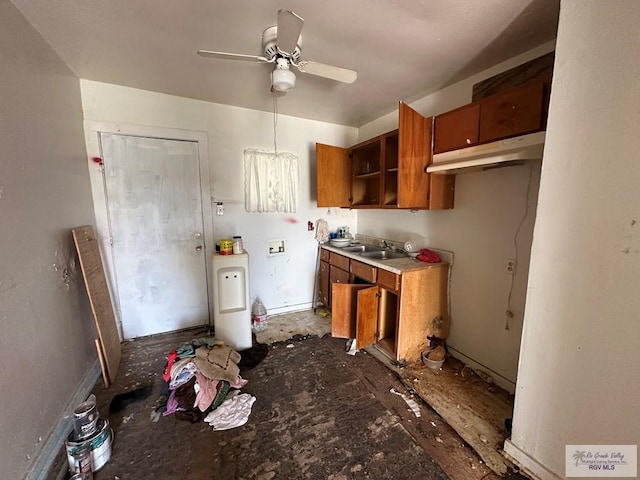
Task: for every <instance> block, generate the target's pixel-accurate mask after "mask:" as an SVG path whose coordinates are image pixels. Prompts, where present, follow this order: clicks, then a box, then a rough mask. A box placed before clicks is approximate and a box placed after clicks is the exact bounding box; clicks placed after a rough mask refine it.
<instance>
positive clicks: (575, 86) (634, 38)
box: [507, 0, 640, 478]
mask: <svg viewBox="0 0 640 480" xmlns="http://www.w3.org/2000/svg"><path fill="white" fill-rule="evenodd" d="M638 18H640V3H638V2H636V1H633V0H626V1H618V2H600V1H597V0H589V1H585V0H579V1H578V0H563V1H562V4H561V12H560V26H559V33H558V44H557V51H556V69H555V74H554V79H553V89H552V96H551V106H550V111H549V128H548V136H547V143H546V146H545V153H544V167H543V171H542V179H541V184H540V197H539V207H538V215H537V219H536V225H535V230H534V240H533V248H532V255H531V271H530V275H529V287H528V288H529V292H528V296H527V304H526V313H525V325H524V335H523V340H522V354H521V357H520V369H519V374H518V389H517V392H516V407H515V416H514V424H513V435H512V443H511V444H508V445H507V447H508V451H509V452H510V453H512V454H514V455H515V456H516V457H517V458H518V459H519V460H520V461H522V462H523V463H525V464H528V465H529V466H530V468H531V469H533V470H534V472H535V473H537V474H538V475H539V476H540V478H564V472H565V461H564V452H565V445H566V444H633V445H637V444H638V443H640V410H639V409H638V392H639V391H640V373H639V371H638V360H637V359H638V348H639V346H640V323H639V322H638V312H640V295H638V285H640V230H639V229H640V210H639V206H640V193H639V192H640V190H639V188H638V185H640V164H639V163H638V142H637V138H638V136H637V132H638V130H640V113H639V112H640V82H639V81H638V79H639V78H640V64H639V63H638V61H637V59H638V58H640V42H638V25H637V23H638V22H637V20H638Z"/></svg>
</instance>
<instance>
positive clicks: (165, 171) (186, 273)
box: [100, 133, 209, 339]
mask: <svg viewBox="0 0 640 480" xmlns="http://www.w3.org/2000/svg"><path fill="white" fill-rule="evenodd" d="M100 143H101V149H102V158H103V161H104V175H105V193H106V202H107V210H108V217H109V230H110V234H111V238H112V245H113V265H114V272H115V279H116V289H117V295H118V303H119V310H120V318H121V321H122V333H123V336H124V338H125V339H129V338H135V337H140V336H144V335H151V334H155V333H161V332H169V331H174V330H179V329H183V328H188V327H194V326H198V325H205V324H207V323H208V321H209V306H208V298H207V292H208V288H207V274H206V263H205V262H206V258H205V248H204V231H203V217H202V195H201V190H200V162H199V158H198V144H197V142H193V141H181V140H166V139H159V138H147V137H136V136H128V135H117V134H110V133H101V134H100Z"/></svg>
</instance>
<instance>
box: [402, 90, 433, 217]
mask: <svg viewBox="0 0 640 480" xmlns="http://www.w3.org/2000/svg"><path fill="white" fill-rule="evenodd" d="M398 114H399V117H400V118H399V119H398V122H399V128H398V130H399V131H398V208H423V209H424V208H429V186H430V182H429V174H428V173H427V166H428V165H429V163H430V162H431V129H432V117H428V118H427V117H423V116H422V115H420V114H419V113H418V112H416V111H415V110H413V109H412V108H411V107H409V106H408V105H407V104H405V103H402V102H400V106H399V107H398Z"/></svg>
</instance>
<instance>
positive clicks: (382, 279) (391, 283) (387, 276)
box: [377, 269, 400, 292]
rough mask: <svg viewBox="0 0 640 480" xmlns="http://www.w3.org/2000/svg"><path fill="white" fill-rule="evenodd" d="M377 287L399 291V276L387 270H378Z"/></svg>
mask: <svg viewBox="0 0 640 480" xmlns="http://www.w3.org/2000/svg"><path fill="white" fill-rule="evenodd" d="M377 283H378V285H380V286H381V287H384V288H387V289H389V290H393V291H394V292H397V291H399V290H400V275H397V274H395V273H392V272H389V271H387V270H383V269H379V270H378V282H377Z"/></svg>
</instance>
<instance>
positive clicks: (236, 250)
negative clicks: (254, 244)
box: [233, 235, 244, 255]
mask: <svg viewBox="0 0 640 480" xmlns="http://www.w3.org/2000/svg"><path fill="white" fill-rule="evenodd" d="M243 252H244V247H243V245H242V237H241V236H240V235H235V236H234V237H233V254H234V255H239V254H241V253H243Z"/></svg>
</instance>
